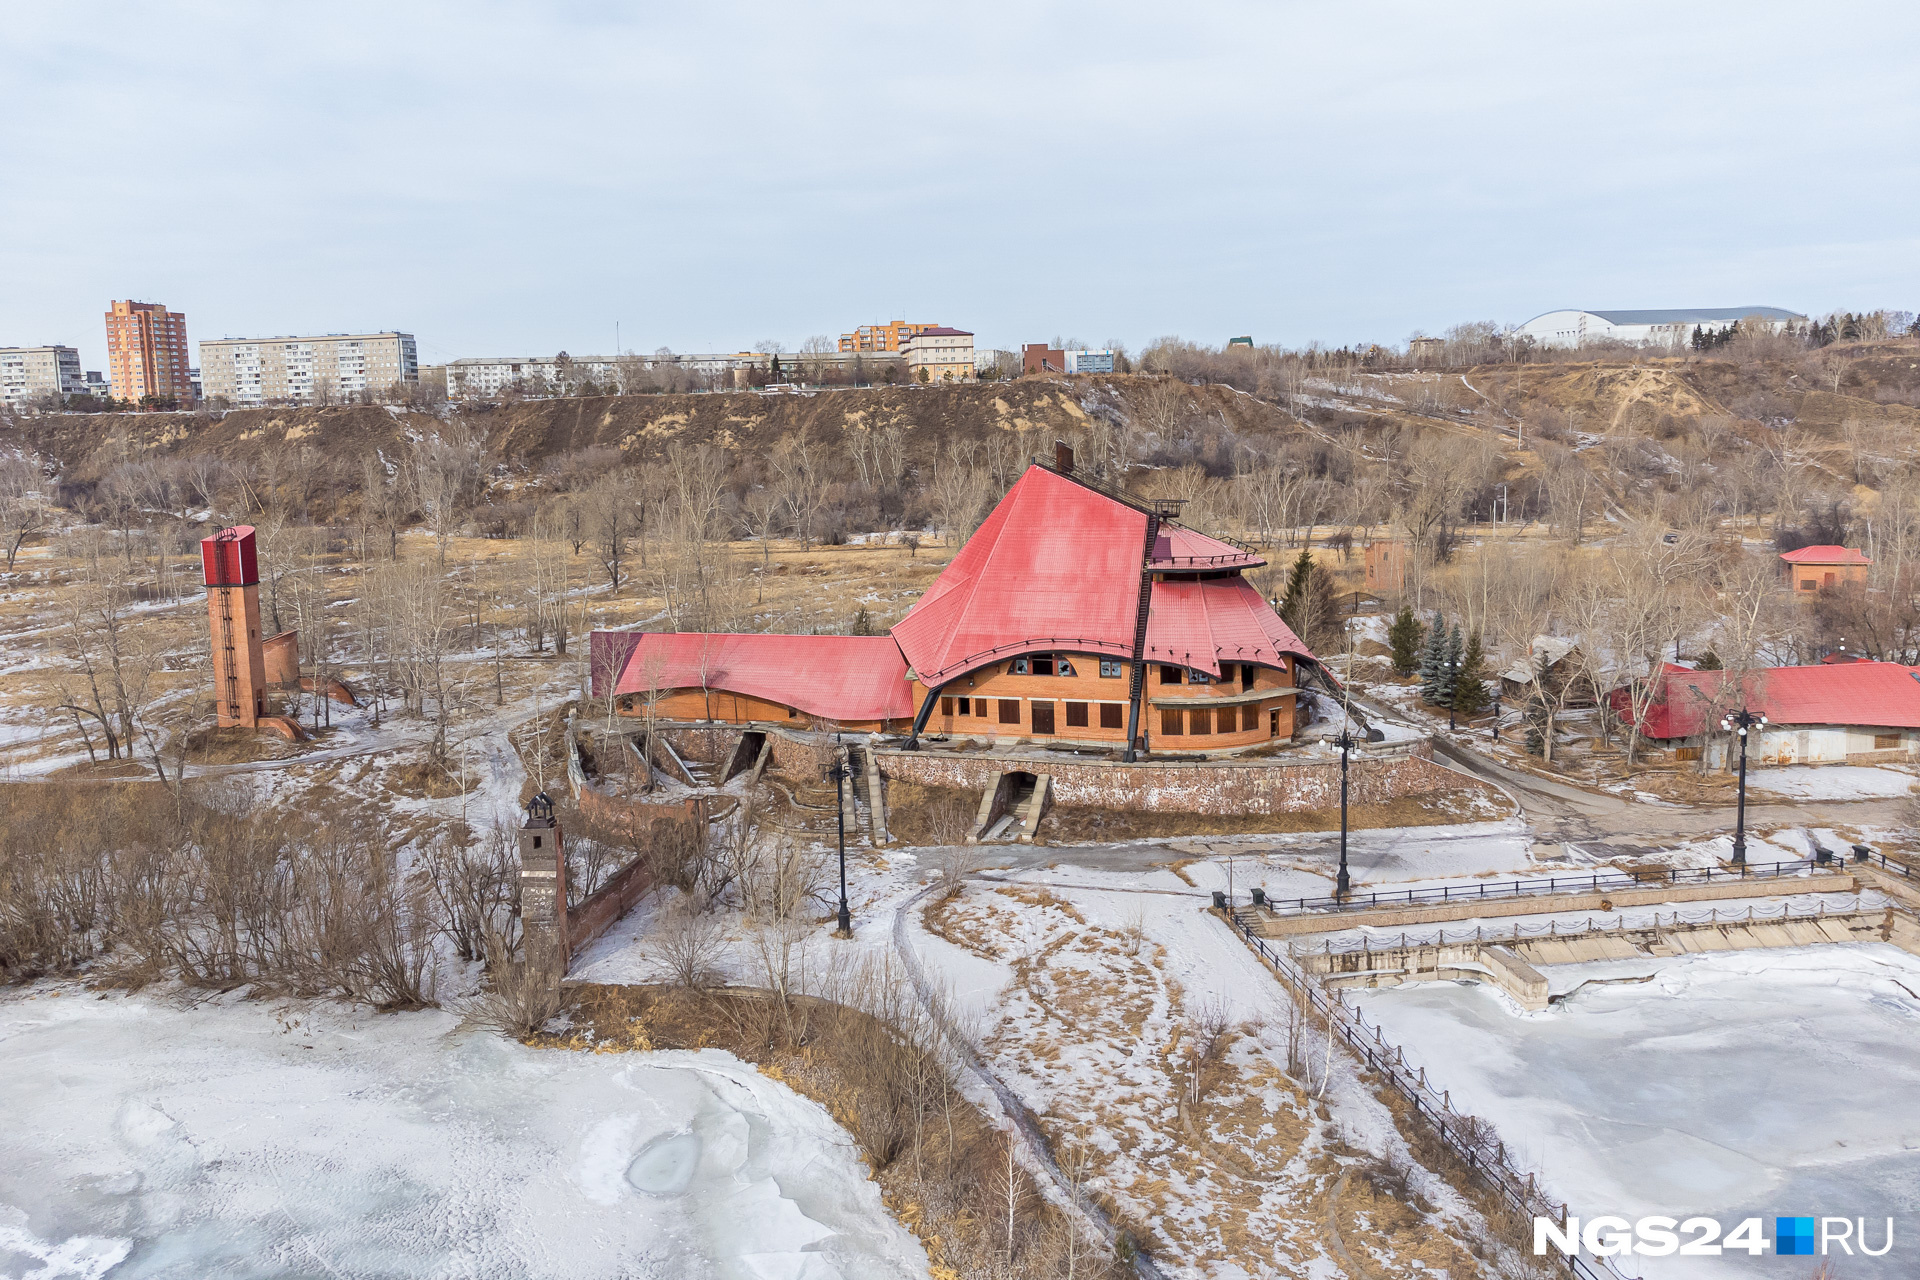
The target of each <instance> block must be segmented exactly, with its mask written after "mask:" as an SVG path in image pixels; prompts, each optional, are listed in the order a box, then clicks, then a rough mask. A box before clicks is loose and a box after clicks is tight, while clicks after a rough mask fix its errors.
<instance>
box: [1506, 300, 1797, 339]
mask: <svg viewBox="0 0 1920 1280" xmlns="http://www.w3.org/2000/svg"><path fill="white" fill-rule="evenodd" d="M1750 319H1758V320H1760V321H1762V322H1764V323H1766V324H1768V325H1770V326H1771V327H1772V329H1773V331H1774V332H1775V333H1778V332H1779V331H1780V330H1781V329H1783V328H1785V327H1786V326H1787V325H1790V324H1804V323H1805V322H1806V319H1807V317H1805V316H1803V315H1801V314H1800V313H1799V312H1797V311H1788V310H1786V309H1785V308H1784V307H1697V308H1693V309H1691V310H1689V309H1686V308H1675V309H1670V310H1653V311H1578V310H1569V311H1549V312H1547V313H1545V314H1544V315H1537V316H1535V317H1534V318H1533V319H1531V320H1529V321H1527V322H1526V323H1525V324H1523V325H1521V326H1520V327H1519V328H1518V329H1517V330H1515V331H1514V332H1515V333H1516V335H1520V336H1525V337H1528V338H1532V339H1533V341H1534V345H1536V346H1541V347H1581V346H1585V345H1587V344H1588V343H1590V342H1625V343H1629V344H1632V345H1635V346H1656V347H1681V346H1685V345H1687V344H1688V343H1689V342H1691V341H1692V340H1693V331H1694V330H1695V329H1704V330H1706V331H1708V332H1710V333H1714V332H1718V331H1720V330H1722V329H1725V328H1726V327H1727V326H1728V325H1730V324H1736V323H1740V322H1743V321H1746V320H1750Z"/></svg>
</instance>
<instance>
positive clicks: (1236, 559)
mask: <svg viewBox="0 0 1920 1280" xmlns="http://www.w3.org/2000/svg"><path fill="white" fill-rule="evenodd" d="M1260 558H1261V557H1260V555H1259V554H1258V553H1257V552H1253V551H1241V552H1237V553H1235V554H1234V555H1230V556H1155V557H1154V558H1153V559H1152V560H1151V561H1150V562H1149V563H1150V565H1151V566H1152V567H1153V568H1155V569H1164V568H1166V567H1167V566H1168V565H1185V566H1187V567H1189V568H1195V569H1199V568H1206V567H1208V566H1211V565H1221V564H1245V563H1246V562H1247V561H1248V560H1258V559H1260Z"/></svg>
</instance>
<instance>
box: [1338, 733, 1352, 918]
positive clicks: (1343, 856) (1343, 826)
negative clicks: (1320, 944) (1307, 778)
mask: <svg viewBox="0 0 1920 1280" xmlns="http://www.w3.org/2000/svg"><path fill="white" fill-rule="evenodd" d="M1334 745H1335V746H1337V747H1339V748H1340V875H1339V878H1338V879H1336V880H1335V881H1334V882H1333V896H1334V897H1336V898H1344V897H1346V896H1347V893H1348V891H1349V890H1351V889H1352V888H1353V877H1351V876H1349V875H1348V874H1347V754H1348V752H1350V751H1352V750H1353V722H1352V721H1351V720H1349V721H1348V722H1347V725H1346V727H1345V728H1344V729H1342V730H1340V736H1339V737H1338V738H1337V739H1335V740H1334Z"/></svg>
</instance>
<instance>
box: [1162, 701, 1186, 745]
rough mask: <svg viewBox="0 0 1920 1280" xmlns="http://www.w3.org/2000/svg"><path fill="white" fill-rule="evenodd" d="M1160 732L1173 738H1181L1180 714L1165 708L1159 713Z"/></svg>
mask: <svg viewBox="0 0 1920 1280" xmlns="http://www.w3.org/2000/svg"><path fill="white" fill-rule="evenodd" d="M1160 732H1161V733H1164V734H1166V735H1168V736H1169V737H1173V738H1178V737H1180V736H1181V729H1180V713H1179V712H1178V711H1175V710H1173V709H1171V708H1166V709H1163V710H1162V711H1161V712H1160Z"/></svg>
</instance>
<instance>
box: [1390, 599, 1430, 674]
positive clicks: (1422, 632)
mask: <svg viewBox="0 0 1920 1280" xmlns="http://www.w3.org/2000/svg"><path fill="white" fill-rule="evenodd" d="M1426 631H1427V629H1426V628H1425V627H1423V626H1421V625H1420V619H1418V618H1416V617H1414V616H1413V606H1412V605H1410V604H1403V605H1401V606H1400V612H1398V613H1396V614H1394V615H1393V625H1392V626H1391V627H1389V628H1387V643H1388V644H1390V645H1392V646H1393V674H1395V675H1397V676H1410V675H1412V674H1413V669H1414V667H1415V666H1417V665H1418V664H1419V662H1420V642H1421V641H1422V640H1423V639H1425V638H1426Z"/></svg>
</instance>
